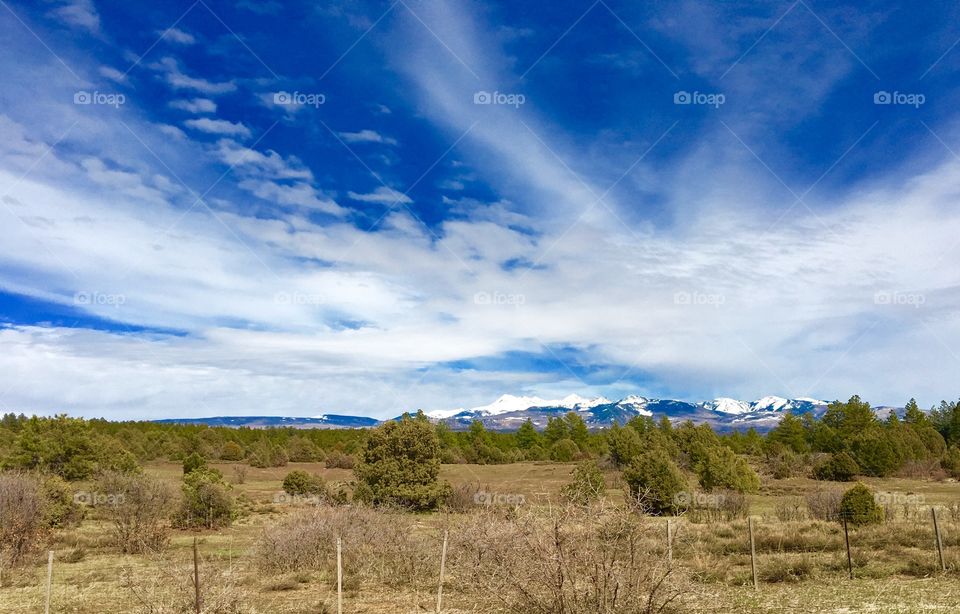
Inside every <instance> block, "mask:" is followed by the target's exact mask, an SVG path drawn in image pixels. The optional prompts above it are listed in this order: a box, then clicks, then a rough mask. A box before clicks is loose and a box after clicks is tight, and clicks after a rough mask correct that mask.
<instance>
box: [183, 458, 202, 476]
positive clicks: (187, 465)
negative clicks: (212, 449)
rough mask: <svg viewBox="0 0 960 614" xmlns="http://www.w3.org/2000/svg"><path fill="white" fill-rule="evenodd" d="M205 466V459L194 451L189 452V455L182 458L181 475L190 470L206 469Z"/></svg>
mask: <svg viewBox="0 0 960 614" xmlns="http://www.w3.org/2000/svg"><path fill="white" fill-rule="evenodd" d="M206 468H207V459H205V458H204V457H202V456H200V455H199V454H197V453H196V452H191V453H190V455H189V456H187V457H186V458H185V459H183V475H187V474H188V473H190V472H191V471H196V470H197V469H206Z"/></svg>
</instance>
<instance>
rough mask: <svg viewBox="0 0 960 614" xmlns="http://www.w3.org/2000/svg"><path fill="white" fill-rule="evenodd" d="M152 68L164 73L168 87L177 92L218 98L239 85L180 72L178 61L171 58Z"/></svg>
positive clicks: (164, 59)
mask: <svg viewBox="0 0 960 614" xmlns="http://www.w3.org/2000/svg"><path fill="white" fill-rule="evenodd" d="M151 67H152V68H153V69H154V70H157V71H159V72H160V73H162V74H163V77H164V80H165V81H166V82H167V85H169V86H170V87H172V88H173V89H176V90H192V91H196V92H200V93H201V94H206V95H208V96H216V95H218V94H227V93H229V92H233V91H235V90H236V89H237V84H236V83H234V82H233V81H223V82H215V81H208V80H207V79H200V78H196V77H191V76H189V75H186V74H184V73H183V72H182V71H181V70H180V65H179V64H178V63H177V61H176V60H175V59H173V58H171V57H166V58H163V59H161V60H160V61H159V62H157V63H156V64H152V65H151Z"/></svg>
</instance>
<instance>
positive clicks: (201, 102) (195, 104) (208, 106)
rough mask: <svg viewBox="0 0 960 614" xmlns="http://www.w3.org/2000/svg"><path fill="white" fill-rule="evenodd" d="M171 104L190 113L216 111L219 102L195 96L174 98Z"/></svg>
mask: <svg viewBox="0 0 960 614" xmlns="http://www.w3.org/2000/svg"><path fill="white" fill-rule="evenodd" d="M170 106H171V107H173V108H174V109H180V110H182V111H187V112H189V113H216V112H217V103H216V102H214V101H212V100H210V99H209V98H194V99H192V100H172V101H170Z"/></svg>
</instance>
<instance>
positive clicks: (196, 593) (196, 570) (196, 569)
mask: <svg viewBox="0 0 960 614" xmlns="http://www.w3.org/2000/svg"><path fill="white" fill-rule="evenodd" d="M193 610H194V612H196V614H200V557H199V556H198V555H197V538H196V536H194V538H193Z"/></svg>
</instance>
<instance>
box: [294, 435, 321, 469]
mask: <svg viewBox="0 0 960 614" xmlns="http://www.w3.org/2000/svg"><path fill="white" fill-rule="evenodd" d="M287 452H288V455H289V457H290V462H293V463H312V462H314V461H316V460H318V459H320V458H322V457H323V452H322V451H321V450H320V448H318V447H317V444H315V443H313V442H312V441H310V440H309V439H307V438H306V437H302V436H299V435H297V436H295V437H291V438H290V441H289V442H288V443H287Z"/></svg>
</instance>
